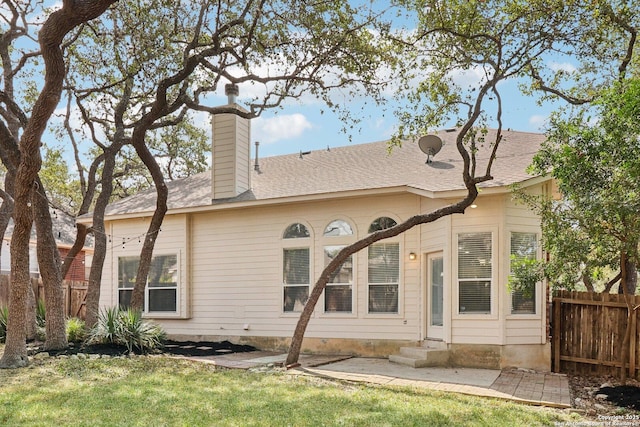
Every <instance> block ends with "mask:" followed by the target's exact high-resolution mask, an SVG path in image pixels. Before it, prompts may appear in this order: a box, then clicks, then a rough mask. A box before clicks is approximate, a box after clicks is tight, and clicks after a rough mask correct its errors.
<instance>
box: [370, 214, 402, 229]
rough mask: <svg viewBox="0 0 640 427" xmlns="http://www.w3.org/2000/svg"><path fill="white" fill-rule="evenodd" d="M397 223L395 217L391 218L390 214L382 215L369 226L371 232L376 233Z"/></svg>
mask: <svg viewBox="0 0 640 427" xmlns="http://www.w3.org/2000/svg"><path fill="white" fill-rule="evenodd" d="M397 224H398V223H397V222H396V221H395V220H394V219H393V218H389V217H388V216H381V217H380V218H377V219H375V220H374V221H373V222H372V223H371V225H370V226H369V233H375V232H376V231H380V230H385V229H387V228H391V227H393V226H394V225H397Z"/></svg>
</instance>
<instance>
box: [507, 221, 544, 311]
mask: <svg viewBox="0 0 640 427" xmlns="http://www.w3.org/2000/svg"><path fill="white" fill-rule="evenodd" d="M511 233H532V234H535V235H536V239H537V242H538V249H537V253H536V257H537V258H536V259H538V260H541V259H542V256H543V253H542V244H541V242H542V240H541V239H542V235H541V234H540V230H539V229H527V228H524V227H523V228H512V229H508V230H507V231H506V239H507V240H506V241H505V246H506V249H505V255H506V258H505V259H506V260H507V262H506V266H505V270H506V274H507V275H506V277H505V284H506V283H508V280H509V274H511ZM504 288H505V298H506V301H507V304H505V306H506V310H507V313H506V319H509V320H511V319H517V320H540V319H542V313H543V309H544V307H543V301H545V298H546V294H545V291H546V288H547V283H546V281H545V280H543V281H542V282H539V283H537V284H536V294H535V304H536V312H535V313H534V314H531V313H513V312H512V311H511V310H512V306H511V305H512V302H513V300H512V298H511V292H509V289H508V287H507V286H506V285H505V287H504Z"/></svg>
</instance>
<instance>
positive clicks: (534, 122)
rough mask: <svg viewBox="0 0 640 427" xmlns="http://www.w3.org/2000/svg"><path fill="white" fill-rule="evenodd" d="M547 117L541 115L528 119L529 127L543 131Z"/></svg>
mask: <svg viewBox="0 0 640 427" xmlns="http://www.w3.org/2000/svg"><path fill="white" fill-rule="evenodd" d="M548 120H549V117H547V116H541V115H533V116H531V117H529V125H531V126H532V127H533V128H534V129H536V130H538V131H543V130H544V128H545V126H546V125H547V124H548Z"/></svg>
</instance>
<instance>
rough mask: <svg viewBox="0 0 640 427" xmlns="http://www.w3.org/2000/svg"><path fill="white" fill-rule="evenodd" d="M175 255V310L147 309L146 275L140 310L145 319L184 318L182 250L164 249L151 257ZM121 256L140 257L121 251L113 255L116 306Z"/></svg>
mask: <svg viewBox="0 0 640 427" xmlns="http://www.w3.org/2000/svg"><path fill="white" fill-rule="evenodd" d="M170 255H175V256H176V262H177V264H178V265H177V269H178V274H177V283H176V311H175V312H171V311H149V278H148V277H147V284H146V285H145V287H144V310H143V311H142V317H143V318H147V319H184V318H186V317H185V313H184V312H183V307H182V298H183V293H184V292H185V289H184V287H185V286H186V284H184V281H183V274H184V272H183V269H182V251H180V250H178V251H166V252H158V253H154V254H153V257H156V256H170ZM123 257H138V258H139V257H140V253H139V252H137V253H121V254H117V255H116V257H115V263H114V264H115V266H114V267H115V275H114V277H115V306H116V307H118V306H119V305H120V288H119V286H118V281H119V280H120V276H119V274H120V272H119V271H118V268H119V263H120V258H123Z"/></svg>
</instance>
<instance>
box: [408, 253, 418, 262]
mask: <svg viewBox="0 0 640 427" xmlns="http://www.w3.org/2000/svg"><path fill="white" fill-rule="evenodd" d="M417 257H418V256H417V255H416V253H415V252H409V259H410V260H411V261H415V260H416V258H417Z"/></svg>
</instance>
